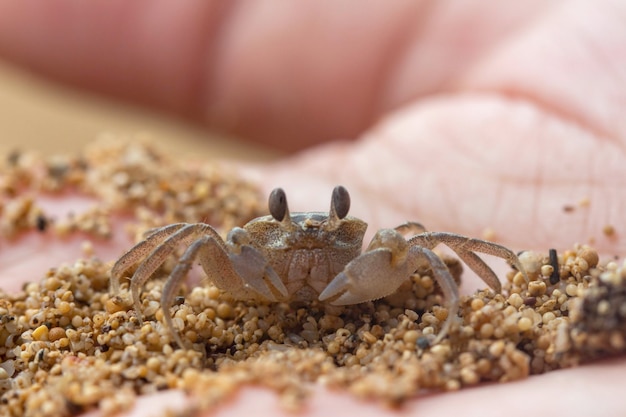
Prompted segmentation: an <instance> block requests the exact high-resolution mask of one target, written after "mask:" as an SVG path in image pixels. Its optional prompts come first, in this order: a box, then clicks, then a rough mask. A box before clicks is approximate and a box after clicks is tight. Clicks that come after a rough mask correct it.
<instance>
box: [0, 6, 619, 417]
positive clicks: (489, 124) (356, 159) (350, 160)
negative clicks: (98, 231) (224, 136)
mask: <svg viewBox="0 0 626 417" xmlns="http://www.w3.org/2000/svg"><path fill="white" fill-rule="evenodd" d="M609 3H611V2H608V1H607V7H606V8H597V7H594V8H593V9H592V10H591V9H590V10H587V9H589V8H591V7H592V6H590V5H588V3H586V2H580V3H575V4H574V5H572V4H569V3H568V4H562V5H557V6H551V8H550V9H548V10H542V8H543V7H544V6H543V4H542V3H539V5H537V6H527V7H524V8H520V9H519V10H511V9H509V8H508V6H501V7H494V5H493V4H492V3H485V4H483V3H480V2H477V4H475V5H471V7H466V6H456V5H455V6H452V5H447V3H446V5H444V6H439V5H438V6H433V7H432V8H431V9H429V10H426V9H421V10H413V7H414V6H410V5H409V6H402V7H398V8H397V9H396V8H388V9H385V11H384V12H383V11H381V10H374V9H367V10H363V11H362V13H355V12H354V10H353V9H350V10H348V11H345V12H346V13H345V14H337V15H336V16H339V17H338V18H337V21H336V22H338V23H339V24H337V27H336V28H334V30H336V31H337V32H333V33H341V29H342V28H345V27H352V28H354V27H356V28H357V29H358V28H361V29H362V28H368V30H364V31H363V33H362V34H361V35H360V36H357V37H356V38H354V39H352V43H350V44H347V43H342V42H340V41H337V38H336V37H331V39H326V40H325V38H324V37H323V36H320V35H321V34H320V33H319V32H315V25H313V26H306V25H303V24H302V23H303V22H307V19H308V17H310V16H311V15H314V16H319V17H320V18H321V19H326V18H328V17H329V16H328V15H324V13H323V11H317V13H318V14H315V13H314V11H311V10H306V11H301V10H299V9H297V8H294V9H291V10H290V11H289V13H287V12H284V14H277V15H276V19H272V18H269V17H268V16H273V15H272V13H271V12H268V11H265V13H260V10H259V9H260V8H262V7H263V6H256V7H258V8H259V9H256V10H251V9H248V8H245V7H241V8H240V9H235V10H236V13H235V14H233V15H229V19H231V20H229V21H228V22H227V23H228V24H227V25H225V26H223V28H226V29H223V30H224V32H222V33H221V34H222V36H221V37H216V38H210V39H209V41H210V42H208V44H210V45H211V47H212V48H211V51H210V52H206V51H201V53H200V55H199V56H198V52H199V49H198V48H200V47H201V46H204V45H206V44H207V43H206V42H204V40H205V39H200V38H201V37H203V36H205V33H206V30H205V29H202V30H201V29H200V27H201V26H202V25H207V24H210V23H214V21H212V20H211V19H207V20H209V22H208V23H207V22H206V21H197V20H194V19H191V18H190V17H189V16H194V13H182V12H181V13H180V14H178V15H177V16H178V17H179V18H180V19H179V20H176V19H173V20H168V21H167V22H159V23H160V24H161V26H159V27H160V28H161V29H162V30H163V31H164V32H166V33H168V34H171V36H172V37H170V38H168V42H172V43H171V44H169V45H172V44H174V45H180V44H182V45H185V47H184V48H179V49H176V48H174V47H172V48H171V50H170V49H167V48H168V47H167V45H168V44H165V46H164V48H166V49H164V50H158V52H159V53H155V54H152V55H149V56H148V57H145V59H144V60H141V59H138V60H136V61H134V60H130V61H129V62H128V65H129V67H128V66H126V67H117V68H123V70H122V71H120V73H115V72H113V73H111V72H104V73H103V72H100V71H94V70H95V69H98V68H99V67H100V66H101V65H108V64H110V63H111V62H108V61H106V59H111V60H112V62H113V63H114V62H115V61H116V60H118V61H119V60H120V58H124V59H127V57H128V56H134V55H136V54H134V52H136V51H129V50H127V49H125V48H133V47H134V46H132V44H131V46H129V44H128V43H126V42H124V43H111V39H110V37H106V36H104V37H103V36H99V34H101V32H99V31H103V30H106V28H109V27H110V25H103V26H106V28H105V27H103V26H99V25H98V24H95V25H93V26H92V27H83V28H82V30H84V31H85V35H86V36H87V38H89V37H90V36H91V37H92V38H93V40H94V42H95V43H96V44H98V43H99V44H98V46H100V47H106V48H107V50H109V51H111V53H110V54H108V55H107V57H108V58H107V57H104V58H102V57H100V58H98V59H94V55H96V54H98V51H99V50H100V48H88V49H81V44H80V43H79V44H77V43H75V39H74V38H72V37H71V36H66V35H68V33H69V32H70V31H69V29H68V27H70V26H71V25H70V26H68V25H66V24H65V23H67V22H61V23H63V25H61V26H60V27H59V26H58V24H59V21H54V20H48V19H46V18H45V15H40V14H38V13H39V12H38V11H36V10H26V9H22V8H21V7H20V6H19V5H13V4H12V5H10V6H7V5H5V6H3V8H4V9H6V10H2V13H0V28H1V29H0V51H1V52H3V53H4V54H5V55H6V56H7V57H9V58H14V59H16V60H18V61H21V62H24V63H26V64H28V65H29V66H31V67H35V68H39V69H40V70H42V71H44V72H47V73H50V74H52V75H55V76H56V77H58V78H61V79H71V80H73V81H74V82H76V83H78V84H80V85H82V86H84V87H88V88H94V89H97V90H99V91H105V92H108V93H114V94H117V95H120V96H122V97H124V98H130V99H135V100H139V101H144V102H145V101H149V102H151V103H153V104H155V105H157V106H160V107H162V108H165V109H167V110H174V111H177V112H179V113H185V114H187V115H190V116H192V117H196V118H199V119H202V120H203V121H208V122H210V123H212V124H214V125H216V126H218V127H221V128H230V129H234V131H236V132H238V133H239V134H241V135H243V136H247V137H250V138H253V139H256V140H260V141H265V142H266V143H270V144H272V145H276V146H282V147H283V148H287V149H291V150H293V149H299V148H302V147H304V146H307V145H310V144H312V143H314V142H318V141H323V140H328V139H331V138H336V137H354V136H356V135H357V134H359V133H360V132H361V131H363V130H365V129H369V130H368V131H367V132H368V133H366V134H365V135H363V137H362V138H361V140H359V141H357V142H346V143H333V144H328V145H322V146H320V147H318V148H315V149H312V150H310V151H307V152H306V153H303V154H301V155H298V156H293V157H289V158H287V159H285V160H283V161H281V162H278V163H275V164H272V165H271V166H263V167H258V166H257V167H254V168H250V169H248V170H247V171H246V172H247V173H248V175H251V176H253V177H255V178H257V179H258V180H259V182H260V183H261V184H263V186H264V187H266V189H267V190H269V189H271V188H273V187H275V186H277V185H280V186H282V187H284V188H285V190H286V191H287V193H288V194H289V195H290V199H291V204H292V206H293V208H294V210H313V209H325V208H326V205H327V195H328V192H329V190H330V189H332V187H333V186H334V185H336V184H337V183H341V184H344V185H345V186H346V187H347V188H349V189H350V191H351V193H352V196H353V201H354V203H353V206H354V209H353V213H354V214H355V215H358V216H359V217H361V218H363V219H366V220H367V221H368V222H369V224H370V229H374V230H375V229H377V228H380V227H388V226H393V225H396V224H398V223H401V222H403V221H405V220H418V221H421V222H423V223H425V224H426V226H427V227H428V228H429V229H431V230H446V231H454V232H458V233H462V234H467V235H473V236H481V235H482V234H483V233H484V232H485V231H486V230H492V231H493V232H494V233H495V236H496V238H497V239H498V240H499V241H500V242H502V243H504V244H506V245H508V246H510V247H512V248H514V249H523V248H533V249H546V248H548V247H556V248H557V249H566V248H569V247H571V245H572V244H573V243H575V242H588V241H590V240H591V239H593V241H594V242H595V243H594V245H595V246H596V247H597V248H598V249H599V250H600V252H602V253H605V254H607V255H616V254H617V255H621V256H623V255H624V253H625V252H626V250H625V249H626V248H625V241H624V239H623V238H621V236H623V235H624V233H626V228H625V227H626V226H624V223H623V222H619V221H620V218H619V217H618V216H620V213H621V209H620V208H621V207H623V205H624V203H625V201H624V199H625V198H626V196H625V195H624V193H622V192H621V188H623V183H622V182H623V180H622V178H625V177H626V172H624V171H626V168H625V166H626V165H625V164H624V163H623V158H624V155H623V154H624V152H623V149H624V144H625V142H626V130H625V129H624V125H623V122H621V120H622V119H623V118H622V117H621V115H620V114H618V113H617V112H619V111H621V108H622V107H623V106H622V105H621V104H623V102H624V97H626V90H625V89H626V86H625V85H624V83H623V82H621V80H622V79H623V77H624V68H626V65H624V63H623V62H621V61H623V59H624V58H623V56H624V55H623V54H621V53H619V52H620V51H621V50H622V49H623V45H624V44H625V42H626V31H624V27H623V25H622V24H621V22H620V21H619V19H618V16H619V15H620V14H623V13H624V10H620V9H623V7H622V5H621V4H619V3H615V4H609ZM198 7H200V6H198ZM112 10H113V9H112ZM600 10H602V11H600ZM608 10H611V11H608ZM188 11H189V10H187V12H188ZM205 11H206V10H205ZM124 12H125V11H124V10H123V9H119V10H117V11H113V12H111V13H109V14H108V16H109V17H110V18H112V19H113V20H115V19H114V18H115V17H116V16H119V14H120V13H124ZM82 13H84V14H85V16H83V17H84V18H83V19H81V21H86V20H88V19H89V18H91V19H92V20H94V21H98V19H95V17H96V16H94V15H92V14H91V13H92V12H91V11H88V10H83V11H82ZM268 13H269V14H268ZM380 13H385V19H381V18H380ZM204 15H205V16H214V15H212V14H210V13H205V14H204ZM216 15H217V16H219V13H217V14H216ZM415 16H417V17H419V18H415ZM185 19H190V20H185ZM130 20H131V21H132V19H130ZM199 20H201V19H199ZM105 21H106V19H104V20H100V22H101V23H103V22H105ZM190 21H192V22H195V24H196V26H194V25H192V24H190ZM171 22H177V23H176V24H175V23H171ZM380 22H387V24H383V23H380ZM503 22H505V23H503ZM32 23H35V24H36V25H37V27H39V28H43V30H41V31H39V32H36V33H33V32H29V31H27V28H28V27H32ZM144 23H145V22H144ZM152 23H154V22H152ZM583 23H584V25H583ZM351 24H352V25H351ZM291 25H293V26H291ZM354 25H356V26H354ZM372 25H373V26H372ZM276 27H281V28H283V29H284V30H288V29H293V30H296V29H297V30H296V31H295V32H293V33H294V36H288V37H284V36H282V35H280V34H277V33H276V31H275V28H276ZM181 28H190V29H189V30H179V29H181ZM370 28H375V30H370ZM398 28H399V29H398ZM168 29H171V30H170V31H169V32H168ZM46 30H48V31H49V33H54V34H56V35H58V38H55V39H56V41H57V46H58V47H57V48H49V47H48V44H47V43H46V42H41V41H40V40H41V39H39V38H37V36H43V37H46V38H47V37H49V33H48V32H46ZM66 30H68V32H66ZM194 30H195V32H194ZM131 33H132V31H131ZM281 33H282V32H281ZM359 33H360V32H359ZM134 35H135V36H139V34H138V33H136V32H135V33H134ZM177 36H181V38H176V37H177ZM143 41H144V42H147V43H148V44H149V45H150V40H146V39H143ZM159 41H162V39H159ZM219 42H223V44H220V43H219ZM354 42H356V43H354ZM462 42H465V46H466V47H465V48H463V49H462V50H459V48H460V47H459V45H461V44H462ZM277 44H278V45H280V46H281V47H280V48H274V46H275V45H277ZM42 45H46V46H45V49H43V48H41V46H42ZM82 45H84V43H83V44H82ZM137 45H140V46H141V47H142V48H143V47H145V46H146V45H145V43H141V42H139V43H137ZM468 45H469V46H468ZM581 45H583V46H582V47H581ZM153 46H154V45H153ZM301 46H304V47H301ZM72 48H74V49H72ZM581 48H582V49H581ZM155 50H156V47H155ZM174 50H177V51H178V52H177V53H180V54H181V55H180V56H177V57H174V58H181V59H170V60H167V62H164V61H163V60H162V59H158V57H159V56H162V54H163V53H173V52H172V51H174ZM310 50H313V51H319V52H320V53H319V56H314V57H311V56H309V55H308V54H309V53H310V52H309V51H310ZM68 51H69V52H68ZM74 51H78V52H79V53H73V52H74ZM216 51H218V52H216ZM259 51H263V52H264V53H259ZM390 51H392V52H393V53H391V52H390ZM204 54H207V55H210V57H212V58H215V59H216V60H215V62H211V65H210V66H209V67H210V71H207V73H203V72H202V71H203V68H205V64H206V62H205V60H207V59H209V57H208V56H206V55H204ZM194 57H195V58H194ZM192 58H193V59H192ZM357 58H358V59H357ZM99 59H105V61H101V60H99ZM75 60H80V61H75ZM302 62H305V63H306V64H307V65H302ZM389 62H392V63H393V64H392V65H390V64H389ZM297 64H299V66H298V65H297ZM168 65H171V67H170V66H168ZM155 68H158V71H157V70H154V69H155ZM324 68H326V69H329V73H331V74H339V75H338V78H334V77H328V78H324V77H320V78H316V75H317V74H320V72H319V71H321V70H322V69H324ZM251 69H254V70H251ZM573 69H575V70H573ZM294 73H296V74H298V75H299V76H292V74H294ZM94 74H95V75H94ZM145 74H151V76H152V77H154V78H153V79H150V80H149V81H148V82H147V83H138V82H137V81H138V80H142V81H143V79H144V77H145ZM190 74H193V76H190ZM311 80H314V81H315V82H312V81H311ZM311 85H314V88H311ZM162 86H163V87H166V88H164V89H163V88H161V87H162ZM197 86H202V88H199V89H198V88H196V87H197ZM198 91H200V92H199V93H198ZM198 103H200V104H198ZM294 103H297V105H294ZM399 108H401V110H398V109H399ZM381 118H382V121H380V122H378V123H377V124H376V125H375V126H373V127H372V124H373V123H374V121H378V120H380V119H381ZM567 207H569V208H573V210H569V209H565V208H567ZM607 225H612V226H613V227H614V228H615V231H616V233H615V234H614V235H612V236H607V235H605V234H603V228H604V226H607ZM25 242H26V241H21V243H24V244H21V243H20V244H18V245H14V246H11V247H8V246H7V245H6V244H2V251H1V255H0V256H2V258H0V259H1V260H2V262H0V265H1V266H0V279H1V280H2V282H4V283H6V284H5V285H3V286H5V287H6V286H8V285H10V286H14V287H18V286H19V284H20V283H18V282H16V281H13V278H12V276H13V274H12V273H9V272H10V268H13V267H19V268H22V272H21V273H20V276H33V275H34V274H35V276H36V273H35V272H33V271H32V270H31V269H33V268H41V267H44V266H50V265H54V262H55V259H52V257H51V256H48V255H46V256H43V255H42V252H41V251H38V250H34V249H33V247H32V246H31V245H30V244H25ZM40 245H42V246H40V247H43V246H45V247H53V246H54V248H63V252H62V254H63V256H65V257H68V251H67V250H66V249H67V248H65V247H64V246H62V244H61V243H59V242H56V241H54V242H53V241H42V242H40ZM124 248H125V243H124V242H123V241H122V240H121V241H118V242H117V243H115V244H113V245H109V249H110V250H109V251H108V252H102V253H105V254H106V256H109V257H111V258H112V257H114V256H116V255H115V254H116V253H119V252H121V251H122V250H123V249H124ZM74 249H75V253H74V254H72V255H71V256H70V257H69V259H73V258H75V257H76V256H78V250H77V246H76V245H75V246H74ZM18 252H19V254H20V255H19V256H20V258H19V259H28V260H29V262H28V263H26V264H24V263H22V264H19V263H15V262H13V263H8V262H7V261H6V260H7V259H10V258H12V259H16V258H15V257H14V256H12V255H13V254H15V253H18ZM60 254H61V252H60ZM31 262H32V263H31ZM40 271H41V270H40ZM625 368H626V362H625V361H623V360H619V361H614V362H611V363H609V364H596V365H591V366H586V367H583V368H579V369H573V370H566V371H560V372H556V373H553V374H549V375H545V376H539V377H533V378H530V379H529V380H526V381H521V382H518V383H513V384H508V385H504V386H498V387H482V388H477V389H473V390H468V391H462V392H460V393H455V394H445V395H435V396H430V397H427V398H421V399H418V400H416V401H415V402H413V403H412V404H410V406H409V407H408V408H407V412H409V413H410V412H413V413H414V414H416V415H417V414H420V415H427V414H428V413H430V414H433V415H435V414H436V415H446V414H452V412H453V411H454V412H458V410H461V411H463V413H464V414H468V413H470V414H471V413H472V412H473V413H475V414H478V412H479V411H478V410H480V409H481V407H484V406H485V404H489V407H490V408H494V409H496V410H501V411H502V412H505V410H506V412H507V413H509V414H511V413H519V414H520V415H522V414H527V413H528V412H529V411H535V412H536V411H539V410H541V411H544V410H547V409H548V410H551V408H550V407H552V409H554V410H555V411H556V410H558V411H560V412H562V411H567V412H568V413H569V414H570V415H587V414H588V413H589V410H587V409H586V408H585V407H591V406H593V407H595V406H596V405H597V404H602V406H604V407H606V411H607V414H619V413H620V412H623V409H620V408H619V407H623V405H622V404H619V401H618V400H616V399H618V398H619V396H618V395H619V393H616V392H615V387H616V386H617V381H618V378H619V376H620V375H621V374H623V372H624V370H625ZM586 380H593V381H594V382H593V385H591V386H587V385H584V384H583V383H582V382H581V381H586ZM245 395H246V398H245V399H243V400H241V401H236V402H235V403H234V405H233V407H235V408H238V407H239V410H242V409H243V408H245V406H246V405H245V404H256V401H257V400H258V399H259V398H262V399H263V398H266V397H265V396H263V395H261V394H259V393H257V392H253V391H248V392H247V393H246V394H245ZM259 395H261V397H259ZM519 398H535V399H536V398H539V399H540V400H538V401H537V402H530V401H529V402H521V403H522V404H523V406H519V404H520V401H519ZM554 398H559V399H561V400H560V401H557V402H556V403H553V402H551V401H552V399H554ZM563 398H569V399H572V400H568V401H562V399H563ZM591 398H593V400H588V399H591ZM181 401H182V400H181ZM313 401H314V404H315V406H314V408H313V409H312V413H319V414H322V412H327V411H329V410H332V411H333V412H336V411H337V408H336V407H341V408H345V409H346V411H348V412H357V411H358V412H362V413H363V414H366V413H368V412H371V410H376V413H377V415H379V413H380V412H381V411H380V410H378V409H372V408H366V407H365V406H364V405H363V404H360V403H357V402H355V401H352V400H348V399H346V398H345V397H343V396H341V395H331V394H328V393H319V394H318V395H317V398H316V399H315V400H313ZM616 401H617V403H616ZM152 404H156V402H154V403H152ZM556 404H558V405H556ZM315 407H318V408H315ZM367 407H370V406H369V405H368V406H367ZM556 407H559V408H558V409H557V408H556ZM568 407H569V408H568ZM594 411H598V410H597V409H595V408H594ZM149 413H150V412H148V414H149ZM482 413H484V411H483V412H482ZM481 415H482V414H481Z"/></svg>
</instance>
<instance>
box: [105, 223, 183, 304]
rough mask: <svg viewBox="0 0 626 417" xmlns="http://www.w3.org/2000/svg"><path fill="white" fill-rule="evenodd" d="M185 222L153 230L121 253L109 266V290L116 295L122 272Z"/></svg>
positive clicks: (118, 290)
mask: <svg viewBox="0 0 626 417" xmlns="http://www.w3.org/2000/svg"><path fill="white" fill-rule="evenodd" d="M186 224H187V223H175V224H170V225H168V226H165V227H162V228H160V229H157V230H153V231H151V232H150V235H149V236H148V237H147V238H146V239H145V240H142V241H141V242H139V243H137V244H136V245H135V246H133V247H132V248H131V249H130V250H129V251H127V252H126V253H125V254H124V255H122V257H121V258H120V259H118V260H117V262H116V263H115V265H113V268H111V284H110V285H111V287H110V289H111V292H112V293H113V294H114V295H118V294H119V292H120V278H121V276H122V274H123V273H124V272H126V271H127V270H128V269H129V268H130V267H131V266H133V265H135V264H136V263H137V262H138V261H141V260H143V259H144V258H145V256H146V255H147V254H149V253H150V252H151V251H152V250H153V249H154V248H155V247H157V246H158V245H159V244H161V242H163V241H164V240H165V239H167V238H168V237H169V236H170V235H172V234H173V233H175V232H176V231H177V230H178V229H180V228H182V227H183V226H185V225H186Z"/></svg>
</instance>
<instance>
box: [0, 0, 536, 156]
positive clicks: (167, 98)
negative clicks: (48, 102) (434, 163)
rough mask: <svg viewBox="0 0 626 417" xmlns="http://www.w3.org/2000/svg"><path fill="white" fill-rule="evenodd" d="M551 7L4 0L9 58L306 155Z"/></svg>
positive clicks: (424, 90) (442, 79) (435, 87)
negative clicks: (311, 146)
mask: <svg viewBox="0 0 626 417" xmlns="http://www.w3.org/2000/svg"><path fill="white" fill-rule="evenodd" d="M544 7H545V6H544V5H543V4H542V2H534V3H533V2H524V3H521V6H515V7H514V8H511V7H510V5H508V4H506V5H500V4H499V3H498V4H495V5H494V4H493V3H492V2H484V1H471V2H464V3H463V4H462V5H459V4H457V3H456V2H431V3H429V2H411V1H398V2H392V3H384V4H383V3H380V2H358V5H357V3H352V4H351V3H344V4H337V3H326V2H298V3H294V4H288V5H285V4H283V5H281V7H275V4H273V3H271V2H267V3H266V2H259V3H256V2H253V3H250V2H203V1H195V2H184V3H178V2H176V3H172V2H168V1H162V0H160V1H151V2H147V1H138V2H133V3H132V4H130V3H128V2H124V1H119V0H118V1H112V2H105V3H102V4H100V5H97V6H94V5H89V6H88V7H87V6H86V5H83V4H81V3H76V2H72V1H67V0H62V1H57V2H55V4H54V5H49V6H47V5H45V4H44V5H42V4H40V3H39V2H30V1H22V2H3V3H2V4H0V53H1V54H2V55H4V56H5V57H7V58H9V59H12V60H14V61H16V62H19V63H21V64H23V65H25V66H26V67H28V68H30V69H34V70H37V71H39V72H41V73H44V74H47V75H48V76H52V77H54V78H56V79H59V80H62V81H65V82H68V83H71V84H74V85H78V86H80V87H84V88H88V89H93V90H95V91H99V92H104V93H107V94H111V95H115V96H117V97H121V98H124V99H129V100H134V101H136V102H140V103H142V104H149V105H151V106H156V107H159V108H161V109H165V110H167V111H170V112H175V113H179V114H183V115H186V116H190V117H193V118H195V119H196V120H201V121H203V122H208V123H210V124H211V125H213V126H215V127H217V128H219V129H226V130H229V131H231V132H235V133H236V134H238V135H241V136H244V137H248V138H253V139H261V140H264V141H265V142H266V143H269V144H271V145H273V146H277V147H280V148H283V149H297V148H302V147H304V146H306V145H308V144H311V143H315V142H319V141H323V140H329V139H335V138H337V137H350V138H351V137H355V136H357V135H358V134H359V133H360V132H362V131H363V129H365V128H366V127H367V126H369V125H370V124H371V123H372V121H374V120H376V119H377V118H378V117H380V115H381V114H383V113H385V112H386V111H388V110H389V109H392V108H396V107H397V106H398V105H399V104H400V103H405V102H406V101H407V100H410V99H415V98H416V97H419V96H423V95H427V94H432V93H434V92H437V91H439V90H440V89H441V88H442V86H445V85H448V84H450V83H451V82H452V81H453V80H454V79H456V78H457V77H458V76H459V75H460V73H461V72H462V71H463V69H465V68H467V67H468V66H469V65H470V64H472V63H473V62H475V61H476V60H479V59H480V58H481V57H482V56H483V55H484V53H485V51H488V50H490V49H492V48H493V47H494V45H497V44H499V43H502V42H504V40H506V39H508V37H509V36H510V35H511V34H513V33H515V31H516V30H517V29H518V28H519V27H523V26H525V25H527V24H529V22H532V20H533V19H534V17H535V16H536V15H537V13H538V11H540V10H542V9H543V8H544ZM461 45H462V53H459V48H460V47H461ZM425 62H426V63H427V64H426V65H425V64H424V63H425Z"/></svg>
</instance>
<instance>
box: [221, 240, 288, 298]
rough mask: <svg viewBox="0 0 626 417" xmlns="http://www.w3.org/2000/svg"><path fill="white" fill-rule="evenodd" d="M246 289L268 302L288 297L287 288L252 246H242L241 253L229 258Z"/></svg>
mask: <svg viewBox="0 0 626 417" xmlns="http://www.w3.org/2000/svg"><path fill="white" fill-rule="evenodd" d="M229 258H230V261H231V262H232V265H233V268H234V270H235V271H236V273H237V275H239V277H241V278H242V280H243V283H244V288H246V289H250V290H252V291H254V292H256V293H257V294H258V295H261V296H262V297H263V298H265V299H267V300H268V301H278V300H279V299H281V298H286V297H287V296H288V294H289V293H288V291H287V287H285V284H283V281H282V280H281V279H280V277H279V276H278V274H276V272H275V271H274V270H273V269H272V267H271V266H269V264H268V262H267V260H266V259H265V258H264V257H263V255H261V253H260V252H258V251H257V250H256V249H254V248H252V247H251V246H242V247H241V253H239V254H236V255H233V254H231V255H230V256H229Z"/></svg>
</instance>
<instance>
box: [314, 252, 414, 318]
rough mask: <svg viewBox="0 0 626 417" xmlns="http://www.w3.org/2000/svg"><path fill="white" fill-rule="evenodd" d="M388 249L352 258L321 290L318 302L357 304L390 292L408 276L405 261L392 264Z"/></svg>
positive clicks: (391, 256) (408, 272) (408, 271)
mask: <svg viewBox="0 0 626 417" xmlns="http://www.w3.org/2000/svg"><path fill="white" fill-rule="evenodd" d="M392 259H393V255H392V251H391V250H390V249H388V248H379V249H374V250H372V251H369V252H365V253H363V254H362V255H360V256H359V257H357V258H355V259H354V260H352V261H351V262H350V263H349V264H348V265H346V267H345V268H344V270H343V272H341V273H339V274H338V275H337V276H336V277H335V278H334V279H333V280H332V281H331V282H330V283H329V284H328V285H327V286H326V288H325V289H324V291H322V293H321V294H320V296H319V299H320V301H328V302H329V303H330V304H333V305H347V304H358V303H364V302H366V301H371V300H376V299H379V298H382V297H386V296H388V295H390V294H392V293H393V292H394V291H396V290H397V289H398V287H399V286H400V285H401V284H402V283H403V282H404V281H406V280H407V278H408V277H409V276H410V275H411V272H412V271H410V270H409V268H408V265H407V263H401V264H397V265H395V266H394V264H393V262H392Z"/></svg>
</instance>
